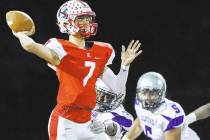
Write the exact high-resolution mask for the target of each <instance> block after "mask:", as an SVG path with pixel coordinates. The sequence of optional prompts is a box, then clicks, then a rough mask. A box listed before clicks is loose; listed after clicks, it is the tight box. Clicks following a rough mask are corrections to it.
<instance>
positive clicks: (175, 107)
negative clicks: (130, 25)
mask: <svg viewBox="0 0 210 140" xmlns="http://www.w3.org/2000/svg"><path fill="white" fill-rule="evenodd" d="M171 107H172V108H173V109H174V110H175V112H176V113H179V112H180V110H179V108H178V107H177V106H176V105H175V104H174V105H172V106H171Z"/></svg>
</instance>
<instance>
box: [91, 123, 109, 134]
mask: <svg viewBox="0 0 210 140" xmlns="http://www.w3.org/2000/svg"><path fill="white" fill-rule="evenodd" d="M90 129H91V131H92V132H93V133H95V134H99V133H103V132H105V129H106V127H105V124H104V123H103V122H101V121H97V120H94V121H92V123H91V125H90Z"/></svg>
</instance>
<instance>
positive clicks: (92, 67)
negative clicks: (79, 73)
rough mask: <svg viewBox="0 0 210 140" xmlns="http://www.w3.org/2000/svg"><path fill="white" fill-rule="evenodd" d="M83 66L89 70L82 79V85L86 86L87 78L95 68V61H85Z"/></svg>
mask: <svg viewBox="0 0 210 140" xmlns="http://www.w3.org/2000/svg"><path fill="white" fill-rule="evenodd" d="M85 67H90V70H89V72H88V74H87V75H86V76H85V78H84V79H83V86H86V84H87V82H88V80H89V79H90V77H91V76H92V75H93V71H94V70H95V68H96V63H95V62H91V61H85Z"/></svg>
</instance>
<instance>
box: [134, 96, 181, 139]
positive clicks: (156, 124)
mask: <svg viewBox="0 0 210 140" xmlns="http://www.w3.org/2000/svg"><path fill="white" fill-rule="evenodd" d="M135 110H136V114H137V116H138V118H139V120H140V122H141V127H142V129H143V130H144V134H145V135H146V136H147V137H149V138H151V139H153V140H164V132H165V131H167V130H170V129H173V128H177V127H181V126H183V124H184V118H185V113H184V110H183V109H182V107H181V106H180V105H179V104H178V103H176V102H173V101H170V100H168V99H165V103H163V104H162V105H161V106H160V107H159V108H158V109H157V110H156V111H155V112H153V113H152V112H150V111H148V110H145V109H143V108H142V106H141V103H140V102H139V101H138V100H136V103H135Z"/></svg>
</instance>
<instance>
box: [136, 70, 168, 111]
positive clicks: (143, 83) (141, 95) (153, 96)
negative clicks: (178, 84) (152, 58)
mask: <svg viewBox="0 0 210 140" xmlns="http://www.w3.org/2000/svg"><path fill="white" fill-rule="evenodd" d="M136 93H137V95H136V98H137V100H139V101H140V103H141V105H142V107H143V108H144V109H146V110H149V111H154V110H155V109H157V108H158V107H159V106H160V105H161V104H162V103H164V102H165V96H166V81H165V79H164V78H163V76H162V75H161V74H159V73H156V72H147V73H144V74H143V75H142V76H141V77H140V78H139V80H138V83H137V87H136Z"/></svg>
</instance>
